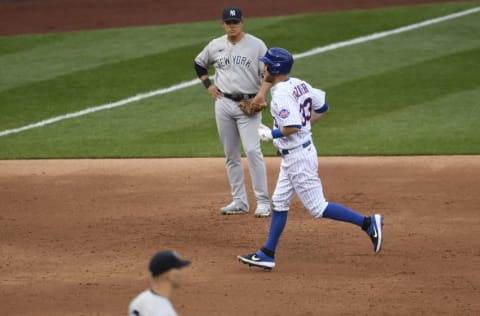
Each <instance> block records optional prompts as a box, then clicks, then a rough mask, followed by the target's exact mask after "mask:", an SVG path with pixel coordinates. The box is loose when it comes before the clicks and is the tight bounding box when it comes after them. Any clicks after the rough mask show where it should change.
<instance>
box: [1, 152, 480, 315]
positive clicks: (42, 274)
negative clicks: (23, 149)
mask: <svg viewBox="0 0 480 316" xmlns="http://www.w3.org/2000/svg"><path fill="white" fill-rule="evenodd" d="M279 161H280V160H279V158H268V159H267V167H268V175H269V179H270V183H269V186H270V188H271V189H272V190H273V186H274V182H275V181H274V180H275V179H276V176H277V174H278V166H279ZM319 161H320V174H321V176H322V179H323V182H324V186H325V191H326V195H327V197H328V198H329V200H331V201H335V202H339V203H343V204H345V205H348V206H350V207H352V208H354V209H356V210H358V211H361V212H368V213H372V212H381V213H383V214H384V215H385V231H384V233H385V244H384V249H383V251H382V253H381V254H378V255H375V254H374V253H373V251H372V247H371V244H370V241H369V239H368V237H367V236H366V235H365V234H364V233H363V232H362V231H360V230H359V229H357V228H356V227H354V226H351V225H349V224H343V223H338V222H333V221H329V220H327V219H320V220H314V219H312V218H310V216H309V215H308V213H307V212H306V211H305V210H304V209H303V207H302V206H301V205H300V203H299V201H298V200H295V202H294V205H293V209H292V211H291V212H290V216H289V222H288V224H287V227H286V230H285V233H284V235H283V236H282V240H281V242H280V245H279V248H278V254H277V264H278V268H277V269H276V270H274V271H272V272H265V271H262V270H259V269H254V268H248V267H247V266H245V265H243V264H240V263H239V262H237V261H236V259H235V257H236V255H238V254H244V253H248V252H250V251H253V250H256V249H257V248H258V247H260V246H262V245H263V243H264V242H265V240H266V234H267V231H268V226H269V222H270V220H269V219H256V218H254V217H253V215H252V214H248V215H242V216H221V215H219V213H218V208H219V207H220V206H222V205H223V204H225V203H227V202H229V196H228V183H227V180H226V176H225V170H224V161H223V159H222V158H212V159H175V160H171V159H156V160H155V159H153V160H79V161H75V160H34V161H0V192H1V201H2V204H1V212H0V226H1V227H2V229H1V230H0V240H1V252H2V255H1V257H0V300H1V304H0V305H1V307H2V310H3V311H8V312H9V314H13V315H49V316H52V315H58V316H60V315H62V316H63V315H122V314H123V315H126V308H127V305H128V302H129V300H130V299H131V298H132V297H133V296H134V295H135V294H136V293H137V292H139V291H141V290H142V289H144V288H146V287H147V286H148V285H147V277H146V266H147V263H148V262H147V261H148V257H149V256H150V255H151V254H152V253H153V252H154V251H156V250H158V249H164V248H169V249H175V250H177V251H178V252H179V253H180V254H181V255H182V256H186V257H189V258H191V259H192V261H193V264H192V265H191V267H189V268H186V270H185V272H186V273H185V283H184V285H183V287H182V288H181V289H179V290H178V291H177V292H176V295H175V296H174V300H173V301H174V303H175V305H176V306H177V308H178V311H179V313H180V314H181V315H197V316H207V315H265V311H268V314H269V315H366V314H367V313H368V314H369V315H420V314H424V315H425V314H428V315H478V312H479V311H480V304H479V303H478V297H479V294H480V288H479V286H480V274H479V272H478V271H479V270H478V267H479V266H480V241H479V237H480V236H479V230H478V227H479V224H480V216H479V213H478V206H479V205H480V195H479V194H478V192H479V188H480V157H478V156H464V157H460V156H458V157H455V156H452V157H416V158H413V157H412V158H409V157H404V158H395V157H390V158H378V157H370V158H322V157H321V158H319ZM249 188H250V187H249ZM250 192H251V191H250ZM251 203H252V205H254V202H253V200H251Z"/></svg>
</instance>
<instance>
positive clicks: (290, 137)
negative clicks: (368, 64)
mask: <svg viewBox="0 0 480 316" xmlns="http://www.w3.org/2000/svg"><path fill="white" fill-rule="evenodd" d="M260 59H261V60H262V61H263V62H264V63H265V66H264V75H265V81H267V82H270V83H271V84H272V87H271V90H270V92H271V95H272V101H271V104H270V109H271V114H272V116H273V124H274V127H273V130H272V129H270V128H269V127H267V126H265V125H262V126H261V127H260V128H259V130H258V133H259V135H260V138H261V139H262V140H263V141H271V140H273V144H274V145H275V147H276V148H277V149H278V152H279V154H280V155H281V156H282V162H281V166H280V173H279V176H278V180H277V184H276V187H275V192H274V194H273V197H272V205H273V207H272V220H271V223H270V232H269V235H268V239H267V242H266V244H265V246H264V247H263V248H261V249H260V250H258V251H257V252H256V253H253V254H248V255H241V256H238V257H237V258H238V259H239V260H240V262H243V263H245V264H248V265H250V266H257V267H261V268H264V269H272V268H274V267H275V250H276V248H277V244H278V241H279V239H280V235H281V234H282V232H283V229H284V227H285V225H286V222H287V215H288V211H289V208H290V204H291V202H292V199H293V198H294V196H295V194H297V195H298V197H299V198H300V200H301V201H302V203H303V205H304V206H305V208H306V209H307V210H308V211H309V212H310V214H311V215H312V216H313V217H314V218H321V217H325V218H330V219H333V220H337V221H343V222H349V223H352V224H354V225H357V226H359V227H361V228H362V229H363V230H364V231H365V232H366V233H367V234H368V236H370V239H371V241H372V243H373V250H374V252H380V250H381V247H382V241H383V230H382V228H383V218H382V216H381V215H380V214H374V215H372V216H364V215H361V214H359V213H357V212H355V211H353V210H350V209H348V208H347V207H345V206H343V205H340V204H336V203H331V202H327V201H326V199H325V197H324V194H323V188H322V182H321V180H320V178H319V176H318V157H317V151H316V148H315V145H314V144H313V141H312V137H311V124H313V123H315V122H317V121H318V120H319V119H320V118H321V117H322V116H323V115H324V114H325V113H326V112H327V110H328V104H327V103H325V92H323V91H321V90H319V89H315V88H313V87H312V86H311V85H310V84H309V83H308V82H306V81H303V80H301V79H298V78H292V77H289V73H290V70H291V68H292V65H293V57H292V55H291V54H290V53H289V52H288V51H287V50H285V49H283V48H278V47H274V48H270V49H269V50H268V51H267V53H266V54H265V56H263V57H261V58H260Z"/></svg>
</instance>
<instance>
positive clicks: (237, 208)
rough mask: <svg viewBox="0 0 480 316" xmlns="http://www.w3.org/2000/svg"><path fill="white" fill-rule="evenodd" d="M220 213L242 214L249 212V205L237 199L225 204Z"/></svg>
mask: <svg viewBox="0 0 480 316" xmlns="http://www.w3.org/2000/svg"><path fill="white" fill-rule="evenodd" d="M220 213H221V214H223V215H240V214H246V213H248V207H246V206H245V205H242V204H239V203H237V202H235V201H233V202H232V203H230V204H228V205H227V206H224V207H222V208H221V209H220Z"/></svg>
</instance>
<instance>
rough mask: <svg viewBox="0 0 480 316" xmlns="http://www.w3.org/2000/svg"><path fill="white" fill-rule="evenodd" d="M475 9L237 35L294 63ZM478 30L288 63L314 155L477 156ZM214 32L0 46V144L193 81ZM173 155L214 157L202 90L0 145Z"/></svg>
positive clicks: (476, 21)
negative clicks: (320, 103) (311, 106)
mask: <svg viewBox="0 0 480 316" xmlns="http://www.w3.org/2000/svg"><path fill="white" fill-rule="evenodd" d="M478 6H480V2H478V1H474V2H472V1H470V2H463V3H462V2H460V3H458V2H457V3H444V4H435V5H422V6H411V7H400V8H389V9H380V10H365V11H363V10H358V11H350V12H329V13H320V14H308V15H295V16H286V17H272V18H255V19H254V18H252V19H248V20H247V21H246V24H245V31H247V32H250V33H252V34H254V35H257V36H259V37H261V38H263V39H264V40H265V42H266V44H267V45H268V46H270V47H272V46H282V47H285V48H287V49H289V50H290V51H292V53H302V52H304V51H307V50H309V49H312V48H315V47H320V46H324V45H328V44H332V43H336V42H340V41H345V40H349V39H352V38H355V37H359V36H364V35H368V34H372V33H375V32H381V31H385V30H390V29H394V28H398V27H401V26H405V25H409V24H412V23H417V22H420V21H423V20H426V19H431V18H435V17H440V16H444V15H447V14H451V13H454V12H459V11H462V10H465V9H468V8H473V7H478ZM479 30H480V13H475V14H472V15H468V16H464V17H460V18H457V19H453V20H449V21H445V22H442V23H440V24H435V25H431V26H428V27H425V28H421V29H417V30H413V31H409V32H406V33H402V34H398V35H394V36H390V37H386V38H382V39H379V40H375V41H371V42H367V43H363V44H359V45H355V46H349V47H344V48H340V49H337V50H333V51H330V52H326V53H323V54H319V55H315V56H311V57H305V58H302V59H299V60H297V61H295V65H294V69H293V73H292V76H299V77H302V78H304V79H307V80H309V81H310V82H311V83H312V84H313V85H315V86H317V87H319V88H321V89H323V90H325V91H326V92H327V102H328V103H329V105H330V111H329V113H328V114H327V116H326V117H325V118H324V119H323V120H322V121H321V122H320V123H319V124H318V125H316V126H314V128H313V132H314V140H315V143H316V145H317V147H318V151H319V154H320V155H420V154H479V153H480V101H479V100H480V66H479V65H480V63H479V56H480V32H479ZM221 34H223V30H222V28H221V26H220V22H219V21H212V22H206V23H189V24H178V25H164V26H149V27H135V28H122V29H110V30H97V31H87V32H68V33H58V34H44V35H22V36H4V37H0V132H2V131H5V130H9V129H14V128H19V127H22V126H25V125H29V124H33V123H36V122H39V121H42V120H46V119H49V118H52V117H55V116H58V115H63V114H67V113H72V112H76V111H80V110H83V109H86V108H89V107H95V106H99V105H102V104H105V103H110V102H115V101H119V100H123V99H125V98H129V97H132V96H135V95H137V94H141V93H145V92H149V91H154V90H157V89H162V88H167V87H169V86H172V85H176V84H178V83H180V82H184V81H190V80H192V79H194V78H195V71H194V69H193V59H194V58H195V56H196V54H197V53H198V52H199V51H200V50H201V49H202V48H203V47H204V46H205V45H206V44H207V43H208V41H210V40H211V39H213V38H214V37H217V36H219V35H221ZM264 123H265V124H267V125H269V124H270V123H271V118H270V115H269V113H268V112H265V113H264ZM262 146H263V149H264V153H265V154H266V155H274V153H275V151H274V149H273V146H272V145H271V144H269V143H264V144H263V145H262ZM184 156H191V157H208V156H223V152H222V149H221V146H220V143H219V140H218V136H217V131H216V127H215V119H214V112H213V100H211V98H210V97H209V96H208V95H207V93H206V92H205V89H204V88H203V86H201V85H195V86H192V87H189V88H185V89H182V90H179V91H177V92H174V93H169V94H164V95H159V96H155V97H151V98H147V99H144V100H141V101H138V102H134V103H130V104H127V105H125V106H122V107H118V108H114V109H110V110H105V111H101V112H96V113H92V114H89V115H85V116H82V117H77V118H73V119H67V120H63V121H60V122H57V123H54V124H51V125H47V126H44V127H40V128H35V129H31V130H27V131H23V132H20V133H15V134H9V135H6V136H0V159H17V158H86V157H95V158H102V157H184Z"/></svg>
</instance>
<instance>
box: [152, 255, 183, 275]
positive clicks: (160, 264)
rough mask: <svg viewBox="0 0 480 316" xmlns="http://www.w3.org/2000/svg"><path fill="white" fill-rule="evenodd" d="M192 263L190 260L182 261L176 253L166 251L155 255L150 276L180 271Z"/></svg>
mask: <svg viewBox="0 0 480 316" xmlns="http://www.w3.org/2000/svg"><path fill="white" fill-rule="evenodd" d="M190 263H192V262H191V261H190V260H184V259H180V258H179V257H178V256H177V254H176V253H175V252H174V251H171V250H164V251H160V252H157V253H156V254H155V255H153V257H152V259H151V260H150V264H149V266H148V270H149V271H150V274H151V275H152V276H153V277H154V276H157V275H160V274H162V273H165V272H167V271H168V270H170V269H180V268H183V267H186V266H188V265H189V264H190Z"/></svg>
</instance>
